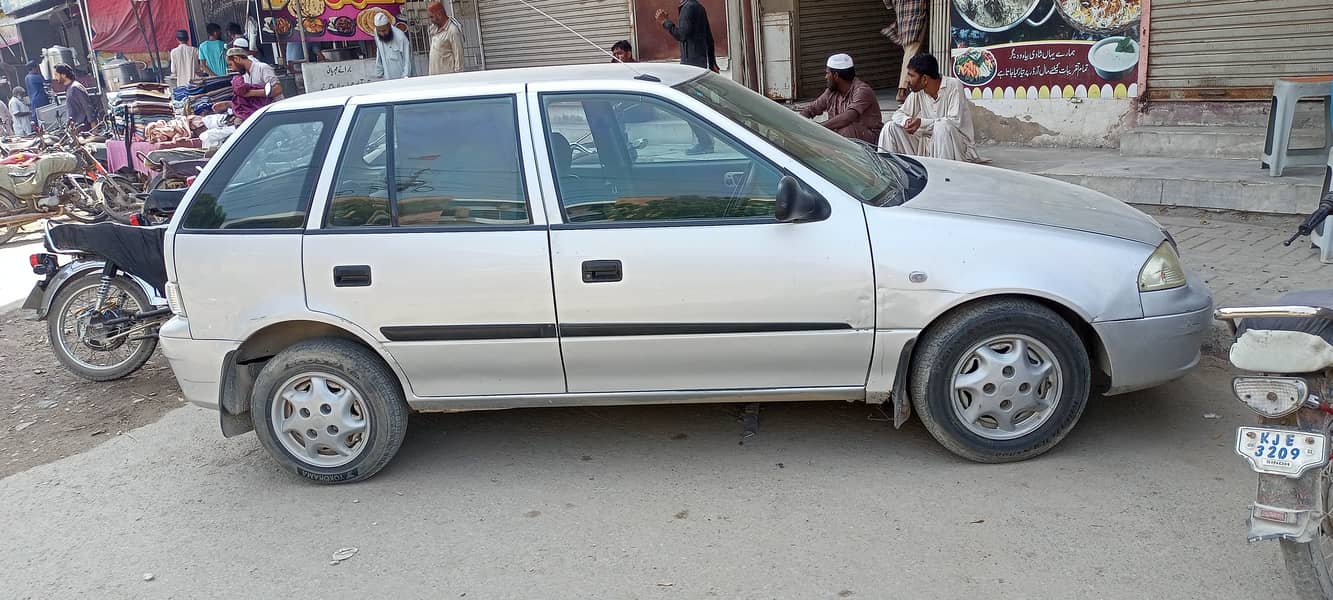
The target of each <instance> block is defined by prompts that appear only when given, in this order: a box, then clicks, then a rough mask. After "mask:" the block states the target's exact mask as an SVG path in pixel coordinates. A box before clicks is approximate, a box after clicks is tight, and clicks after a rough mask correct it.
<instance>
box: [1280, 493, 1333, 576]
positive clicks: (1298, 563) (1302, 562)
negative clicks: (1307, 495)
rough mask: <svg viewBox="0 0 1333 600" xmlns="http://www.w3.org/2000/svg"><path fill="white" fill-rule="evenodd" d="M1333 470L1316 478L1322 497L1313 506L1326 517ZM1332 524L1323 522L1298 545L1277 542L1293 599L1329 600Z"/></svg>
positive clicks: (1327, 520)
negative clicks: (1318, 479)
mask: <svg viewBox="0 0 1333 600" xmlns="http://www.w3.org/2000/svg"><path fill="white" fill-rule="evenodd" d="M1330 469H1333V467H1324V471H1323V473H1322V475H1321V476H1320V485H1319V489H1320V491H1321V492H1322V497H1321V498H1320V499H1319V503H1318V504H1317V506H1319V507H1320V509H1321V510H1322V511H1324V512H1325V513H1327V511H1328V509H1329V505H1328V503H1329V499H1330V497H1331V496H1333V495H1331V494H1330V492H1331V491H1333V487H1330V486H1331V485H1333V472H1330ZM1330 529H1333V523H1330V520H1329V519H1327V518H1326V519H1324V521H1323V523H1322V524H1321V525H1320V527H1319V535H1318V536H1317V537H1315V539H1314V540H1313V541H1310V542H1307V543H1304V544H1302V543H1298V542H1292V541H1288V540H1282V541H1281V542H1280V544H1281V546H1282V561H1283V562H1285V563H1286V564H1287V574H1288V575H1289V576H1290V577H1291V584H1292V587H1294V588H1295V589H1296V597H1297V598H1301V600H1333V564H1330V559H1329V557H1330V556H1333V531H1330Z"/></svg>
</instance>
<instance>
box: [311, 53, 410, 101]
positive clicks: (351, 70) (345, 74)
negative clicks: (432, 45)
mask: <svg viewBox="0 0 1333 600" xmlns="http://www.w3.org/2000/svg"><path fill="white" fill-rule="evenodd" d="M412 60H413V63H412V72H413V73H425V72H426V63H427V61H428V60H429V59H428V57H427V56H426V55H424V54H417V55H414V56H413V57H412ZM301 79H302V80H303V81H304V83H305V91H306V92H307V93H308V92H319V91H323V90H332V89H335V88H341V87H347V86H349V85H357V84H359V83H370V82H372V81H379V78H377V77H375V59H373V58H366V59H361V60H342V61H337V62H327V61H326V62H317V63H306V65H305V66H304V67H302V68H301Z"/></svg>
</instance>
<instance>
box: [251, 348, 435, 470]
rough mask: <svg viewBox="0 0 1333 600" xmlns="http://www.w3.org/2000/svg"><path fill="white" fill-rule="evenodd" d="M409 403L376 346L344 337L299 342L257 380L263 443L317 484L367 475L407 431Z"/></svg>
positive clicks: (255, 404)
mask: <svg viewBox="0 0 1333 600" xmlns="http://www.w3.org/2000/svg"><path fill="white" fill-rule="evenodd" d="M409 412H410V410H409V409H408V407H407V402H406V400H405V399H404V397H403V389H402V387H401V386H400V385H399V382H398V379H397V377H395V376H394V374H393V372H392V371H390V370H389V368H388V366H386V365H385V364H384V361H383V360H382V359H381V358H380V357H379V355H377V354H376V353H375V352H373V351H372V350H370V349H369V348H366V347H365V346H362V345H360V344H357V343H355V342H351V341H348V340H343V339H336V338H319V339H314V340H307V341H304V342H300V343H297V344H294V345H292V346H291V347H289V348H287V349H286V350H283V351H282V352H281V353H279V354H278V355H277V356H275V357H273V359H271V360H269V361H268V363H267V364H265V365H264V368H263V369H262V370H261V371H260V373H259V377H258V378H256V380H255V387H254V391H253V393H252V394H251V397H250V415H251V418H252V420H253V422H254V426H255V433H256V435H258V436H259V440H260V442H262V443H263V444H264V448H265V449H267V450H268V452H269V454H271V455H272V456H273V458H274V459H276V460H277V462H278V463H279V464H280V465H282V467H283V468H285V469H286V470H288V471H290V472H292V473H295V474H296V475H299V476H301V477H304V478H306V479H309V480H311V481H314V482H317V483H325V484H331V483H352V482H356V481H364V480H366V479H369V478H370V477H371V476H372V475H374V474H375V473H377V472H379V470H380V469H383V468H384V466H385V465H387V464H388V463H389V460H390V459H392V458H393V456H394V455H395V454H397V452H398V448H399V447H401V446H402V444H403V438H404V436H405V435H406V434H407V419H408V414H409Z"/></svg>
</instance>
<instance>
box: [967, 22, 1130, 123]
mask: <svg viewBox="0 0 1333 600" xmlns="http://www.w3.org/2000/svg"><path fill="white" fill-rule="evenodd" d="M951 6H952V9H951V12H952V15H951V16H952V17H953V20H952V24H953V26H952V27H951V34H952V35H951V45H952V49H951V51H950V58H951V59H952V60H951V64H950V65H948V66H947V67H946V69H948V70H949V71H951V72H952V74H953V76H954V77H957V78H958V79H959V80H960V81H962V82H963V84H964V85H966V86H967V87H968V89H969V90H970V91H971V94H972V97H973V98H974V99H987V98H1017V99H1041V98H1128V97H1134V96H1138V69H1139V67H1138V65H1139V57H1140V55H1141V52H1142V51H1143V49H1142V48H1140V46H1139V42H1138V38H1139V23H1140V21H1141V19H1142V16H1143V6H1142V3H1141V0H953V1H952V3H951Z"/></svg>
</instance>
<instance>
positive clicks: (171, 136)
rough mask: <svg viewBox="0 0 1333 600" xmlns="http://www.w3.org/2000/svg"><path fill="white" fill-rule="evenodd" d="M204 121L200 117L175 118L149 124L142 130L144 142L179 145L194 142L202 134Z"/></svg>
mask: <svg viewBox="0 0 1333 600" xmlns="http://www.w3.org/2000/svg"><path fill="white" fill-rule="evenodd" d="M204 129H205V127H204V120H203V118H201V117H195V116H188V117H176V118H174V119H171V120H169V121H158V122H155V123H150V124H149V125H148V126H147V127H145V128H144V141H146V142H149V143H152V144H166V143H172V142H174V143H178V144H179V143H181V142H186V141H189V140H194V139H197V138H198V137H199V134H200V133H203V131H204Z"/></svg>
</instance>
